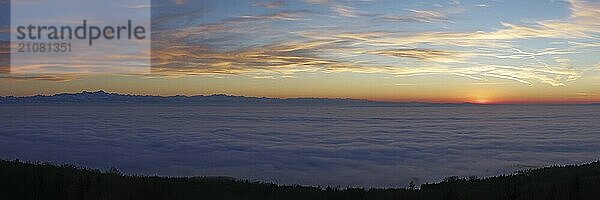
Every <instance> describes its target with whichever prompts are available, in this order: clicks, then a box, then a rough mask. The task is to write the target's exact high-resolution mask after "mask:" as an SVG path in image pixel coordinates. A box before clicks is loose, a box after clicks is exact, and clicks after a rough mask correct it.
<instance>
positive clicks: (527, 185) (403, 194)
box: [0, 160, 600, 200]
mask: <svg viewBox="0 0 600 200" xmlns="http://www.w3.org/2000/svg"><path fill="white" fill-rule="evenodd" d="M0 188H2V189H1V192H0V199H21V200H29V199H32V200H44V199H56V200H71V199H72V200H87V199H93V200H101V199H110V200H120V199H123V200H137V199H143V200H155V199H156V200H158V199H168V200H177V199H219V200H227V199H257V200H258V199H261V200H262V199H265V200H270V199H273V200H274V199H277V200H279V199H285V200H295V199H303V200H304V199H319V200H328V199H344V200H347V199H348V200H352V199H357V200H358V199H396V200H397V199H406V200H428V199H442V200H459V199H460V200H471V199H473V200H475V199H487V200H496V199H497V200H519V199H523V200H537V199H539V200H562V199H569V200H570V199H573V200H587V199H590V200H597V199H600V162H593V163H590V164H584V165H571V166H553V167H546V168H540V169H533V170H525V171H519V172H516V173H514V174H510V175H501V176H497V177H488V178H482V179H480V178H477V177H468V178H461V177H448V178H445V179H444V180H443V181H441V182H439V183H431V184H423V185H421V186H420V187H417V186H413V185H411V187H409V188H387V189H376V188H372V189H363V188H334V187H315V186H300V185H277V184H272V183H263V182H251V181H247V180H237V179H234V178H228V177H157V176H132V175H124V174H122V173H121V172H119V170H118V169H116V168H110V169H109V170H106V171H100V170H97V169H88V168H81V167H76V166H73V165H61V166H59V165H54V164H49V163H25V162H21V161H19V160H14V161H8V160H0Z"/></svg>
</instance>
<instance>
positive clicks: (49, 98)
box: [0, 90, 471, 106]
mask: <svg viewBox="0 0 600 200" xmlns="http://www.w3.org/2000/svg"><path fill="white" fill-rule="evenodd" d="M17 103H29V104H36V103H52V104H67V103H201V104H269V105H270V104H315V105H318V104H325V105H357V106H398V105H410V106H444V105H445V106H450V105H471V104H469V103H463V104H451V103H421V102H408V103H394V102H379V101H369V100H365V99H349V98H335V99H329V98H286V99H282V98H269V97H245V96H232V95H225V94H213V95H195V96H183V95H176V96H153V95H130V94H118V93H109V92H105V91H103V90H99V91H95V92H89V91H83V92H80V93H61V94H54V95H35V96H26V97H14V96H7V97H0V104H17Z"/></svg>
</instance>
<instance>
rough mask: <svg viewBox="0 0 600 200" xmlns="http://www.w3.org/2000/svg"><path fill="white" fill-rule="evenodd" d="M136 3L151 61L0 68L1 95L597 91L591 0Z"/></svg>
mask: <svg viewBox="0 0 600 200" xmlns="http://www.w3.org/2000/svg"><path fill="white" fill-rule="evenodd" d="M131 8H132V9H151V11H152V44H151V47H152V48H151V59H152V65H151V73H143V74H135V73H111V72H104V73H88V72H79V73H60V74H51V73H35V74H28V73H4V74H1V75H0V95H1V96H10V95H14V96H27V95H36V94H55V93H63V92H80V91H82V90H88V91H90V90H92V91H93V90H100V89H101V90H105V91H109V92H117V93H127V94H151V95H177V94H181V95H200V94H215V93H223V94H231V95H244V96H267V97H281V98H289V97H326V98H337V97H341V98H359V99H370V100H382V101H427V102H475V103H546V102H552V103H587V102H600V58H599V57H598V55H600V54H599V50H600V2H598V1H596V0H587V1H584V0H570V1H562V0H537V1H516V0H514V1H512V0H494V1H465V0H450V1H448V0H442V1H397V0H355V1H349V0H274V1H273V0H268V1H262V0H256V1H241V0H235V1H234V0H223V1H208V0H206V1H205V0H200V1H193V0H153V1H152V3H151V5H138V6H134V7H131ZM0 31H2V33H7V32H8V30H0ZM32 59H35V58H32ZM101 59H104V60H110V59H111V58H108V57H107V58H101ZM38 60H39V62H40V63H39V64H42V65H43V64H44V62H49V59H46V60H44V59H38ZM118 63H119V62H116V65H118ZM121 63H122V62H121Z"/></svg>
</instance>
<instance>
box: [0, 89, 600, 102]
mask: <svg viewBox="0 0 600 200" xmlns="http://www.w3.org/2000/svg"><path fill="white" fill-rule="evenodd" d="M85 93H90V94H94V93H105V94H110V95H119V96H140V97H162V98H171V97H186V98H190V97H211V96H227V97H242V98H256V99H278V100H294V99H324V100H355V101H365V102H370V103H392V104H402V103H406V104H408V103H413V104H415V103H423V104H471V105H595V104H600V101H495V102H494V101H490V102H469V101H462V102H461V101H416V100H415V101H410V100H409V101H399V100H383V99H368V98H350V97H333V98H332V97H314V96H309V97H270V96H246V95H236V94H227V93H212V94H194V95H185V94H176V95H156V94H132V93H119V92H110V91H108V92H107V91H105V90H103V89H100V90H95V91H88V90H82V91H81V92H72V93H70V92H62V93H53V94H34V95H23V96H13V95H11V96H0V98H11V97H12V98H31V97H40V96H41V97H53V96H57V95H77V94H85Z"/></svg>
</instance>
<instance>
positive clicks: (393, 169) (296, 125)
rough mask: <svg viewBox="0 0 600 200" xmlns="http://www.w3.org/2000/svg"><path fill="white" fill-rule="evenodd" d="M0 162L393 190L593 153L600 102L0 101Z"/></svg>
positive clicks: (599, 148)
mask: <svg viewBox="0 0 600 200" xmlns="http://www.w3.org/2000/svg"><path fill="white" fill-rule="evenodd" d="M0 118H1V120H0V158H3V159H17V158H18V159H21V160H27V161H50V162H53V163H69V164H75V165H79V166H86V167H93V168H101V169H107V168H109V167H111V166H114V167H117V168H118V169H120V170H121V171H123V172H125V173H128V174H143V175H155V174H156V175H165V176H230V177H236V178H243V179H250V180H259V181H268V182H275V183H281V184H303V185H332V186H366V187H372V186H373V187H392V186H406V185H407V183H408V182H409V181H410V180H416V181H417V182H418V183H424V182H432V181H439V180H442V179H443V178H444V177H447V176H455V175H456V176H471V175H475V176H491V175H498V174H501V173H511V172H514V171H516V170H522V169H527V168H535V167H541V166H549V165H557V164H580V163H586V162H591V161H595V160H598V159H599V158H600V106H598V105H596V106H592V105H587V106H586V105H580V106H574V105H569V106H567V105H562V106H541V105H536V106H523V105H521V106H518V105H495V106H475V105H460V106H428V107H404V106H381V107H377V106H350V105H345V106H333V105H321V106H319V105H257V106H252V105H245V106H240V105H238V106H236V105H211V106H209V105H204V106H203V105H183V104H181V105H173V104H166V103H165V104H156V103H155V104H150V103H147V104H139V105H132V104H111V105H98V104H96V105H95V104H71V105H53V104H50V105H21V104H11V105H1V104H0Z"/></svg>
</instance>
